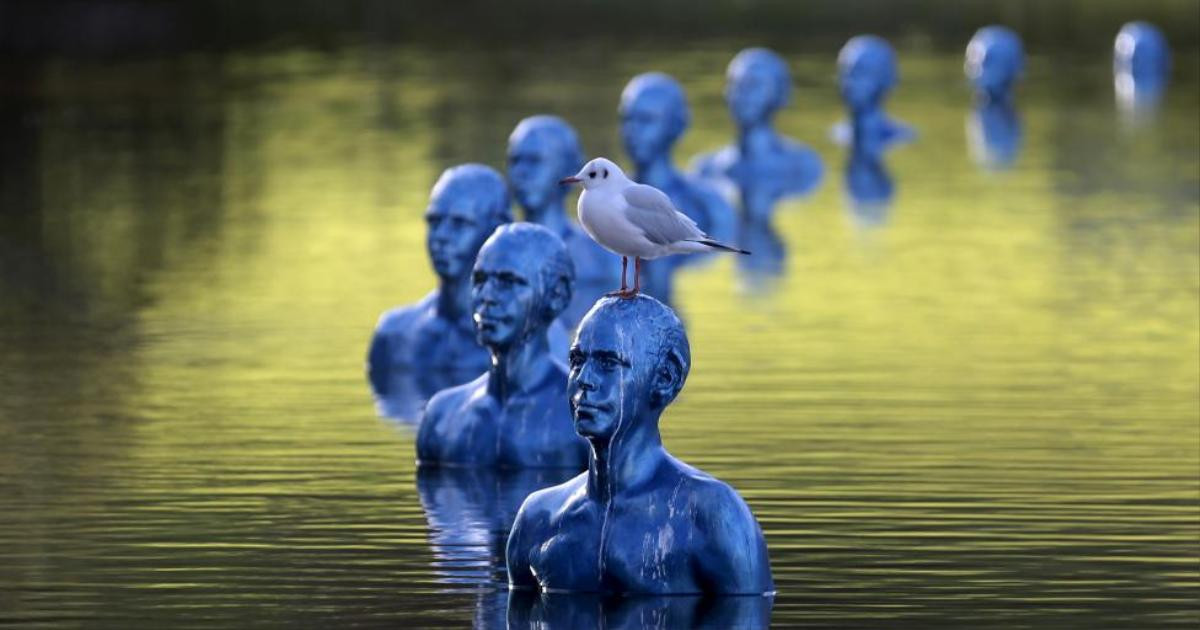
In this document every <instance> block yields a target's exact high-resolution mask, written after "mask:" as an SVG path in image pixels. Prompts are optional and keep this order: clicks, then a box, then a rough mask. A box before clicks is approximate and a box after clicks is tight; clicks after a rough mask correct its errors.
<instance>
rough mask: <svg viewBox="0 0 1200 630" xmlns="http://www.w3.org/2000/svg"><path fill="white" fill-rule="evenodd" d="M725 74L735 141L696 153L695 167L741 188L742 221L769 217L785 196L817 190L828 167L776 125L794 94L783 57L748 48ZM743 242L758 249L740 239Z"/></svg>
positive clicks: (710, 177)
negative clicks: (781, 132)
mask: <svg viewBox="0 0 1200 630" xmlns="http://www.w3.org/2000/svg"><path fill="white" fill-rule="evenodd" d="M725 78H726V81H725V102H726V104H727V105H728V106H729V113H730V115H731V116H732V118H733V121H734V123H735V124H736V125H737V128H738V138H737V143H736V144H731V145H728V146H725V147H722V148H721V149H719V150H717V151H714V152H712V153H707V154H702V155H699V156H697V157H696V158H695V159H694V160H693V162H692V168H693V170H694V171H695V172H696V174H697V175H698V176H699V177H701V178H703V179H705V180H706V181H709V182H710V183H712V184H713V185H715V186H717V187H719V188H725V187H728V186H732V187H733V188H734V189H736V190H737V192H738V196H739V197H740V200H741V208H742V213H741V215H742V220H743V222H745V221H755V222H762V221H767V220H769V219H770V217H771V213H772V211H773V209H774V207H775V205H776V204H777V203H778V202H779V201H780V200H781V199H784V198H787V197H794V196H798V195H803V194H805V193H808V192H811V191H812V190H813V189H814V188H816V186H817V184H819V183H820V181H821V175H822V173H823V171H824V167H823V165H822V163H821V157H820V156H819V155H818V154H817V152H816V151H814V150H813V149H812V148H811V147H809V146H808V145H805V144H802V143H800V142H797V141H795V140H792V139H791V138H787V137H785V136H783V135H780V134H779V133H778V132H776V131H775V129H774V128H772V123H773V120H774V118H775V114H776V113H777V112H778V111H779V110H780V109H782V108H783V107H784V106H785V105H787V104H788V102H789V101H790V100H791V94H792V77H791V75H790V74H789V72H788V67H787V63H786V62H785V61H784V60H783V58H781V57H780V56H779V55H777V54H775V53H774V52H772V51H770V50H767V49H766V48H747V49H746V50H743V51H741V52H740V53H738V54H737V55H736V56H735V57H734V58H733V60H732V61H731V62H729V68H728V69H727V70H726V74H725ZM739 245H740V246H741V247H743V248H745V249H749V250H750V251H753V252H755V254H758V252H759V250H757V249H754V248H752V247H750V246H748V245H747V244H746V243H743V242H741V241H740V240H739ZM739 262H741V261H739ZM755 264H757V263H755Z"/></svg>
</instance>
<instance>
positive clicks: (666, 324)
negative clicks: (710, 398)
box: [506, 295, 774, 595]
mask: <svg viewBox="0 0 1200 630" xmlns="http://www.w3.org/2000/svg"><path fill="white" fill-rule="evenodd" d="M690 360H691V354H690V350H689V348H688V341H687V336H686V335H685V333H684V330H683V324H682V323H680V321H679V318H678V317H676V316H675V313H674V312H672V311H671V309H669V308H667V307H666V306H664V305H663V304H662V303H660V302H658V301H657V300H655V299H653V298H650V297H647V296H644V295H639V296H636V297H633V298H629V299H621V298H616V297H609V298H604V299H602V300H600V301H599V302H597V303H596V306H595V307H593V308H592V310H591V311H590V312H589V313H588V314H587V315H586V316H585V317H584V319H583V322H582V323H581V324H580V327H579V332H578V334H577V336H576V339H575V344H574V346H573V347H572V348H571V353H570V363H571V366H570V367H571V372H570V380H569V381H568V384H567V390H568V394H569V396H570V402H571V411H572V413H573V414H574V417H575V430H576V431H578V432H579V434H580V435H582V436H583V437H585V438H587V440H588V442H589V443H590V445H591V453H590V457H589V459H588V470H587V472H585V473H583V474H581V475H579V476H578V477H575V478H574V479H572V480H570V481H568V482H566V483H564V484H562V485H558V486H554V487H551V488H547V489H545V490H541V491H538V492H535V493H533V494H532V495H530V496H529V498H528V499H526V500H525V503H524V505H522V506H521V510H520V512H519V513H518V514H517V519H516V522H515V523H514V524H513V529H512V533H511V534H510V535H509V539H508V547H507V551H506V555H507V557H508V579H509V584H510V586H511V587H513V588H518V589H519V588H528V589H533V588H537V589H541V590H543V591H583V592H593V593H597V592H601V593H621V594H660V595H661V594H687V593H706V594H725V595H735V594H737V595H763V594H767V593H771V592H772V591H773V590H774V585H773V582H772V580H771V569H770V566H769V564H768V560H767V548H766V544H765V542H764V541H763V536H762V531H761V530H760V529H759V526H758V522H757V521H755V519H754V515H753V514H751V513H750V509H749V507H747V505H746V503H745V502H744V501H743V500H742V498H741V497H740V496H738V493H737V492H736V491H735V490H734V489H733V488H731V487H729V486H728V485H726V484H725V483H723V482H721V481H719V480H717V479H714V478H713V477H710V476H709V475H707V474H705V473H703V472H701V471H700V470H697V469H695V468H692V467H691V466H688V465H687V464H685V463H683V462H681V461H679V460H678V459H675V458H674V457H672V456H671V454H670V453H668V452H667V451H666V449H664V448H663V445H662V440H661V438H660V437H659V431H658V421H659V416H661V415H662V412H663V411H664V410H665V409H666V408H667V406H668V405H669V404H671V402H672V401H673V400H674V399H675V397H676V395H678V394H679V391H680V390H681V389H682V388H683V384H684V381H685V380H686V379H687V374H688V368H689V365H690Z"/></svg>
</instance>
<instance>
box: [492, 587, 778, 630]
mask: <svg viewBox="0 0 1200 630" xmlns="http://www.w3.org/2000/svg"><path fill="white" fill-rule="evenodd" d="M773 603H774V602H773V598H772V597H763V596H735V595H726V596H715V595H667V596H654V595H642V596H633V597H628V596H605V595H601V594H596V593H538V592H535V591H529V590H513V591H510V592H509V594H508V628H509V629H510V630H519V629H524V628H538V629H541V628H576V629H580V630H587V629H592V628H594V629H596V630H601V629H603V630H658V629H660V628H714V629H716V628H720V629H722V630H725V629H737V630H757V629H759V628H762V629H764V630H765V629H766V628H768V627H770V625H771V606H772V604H773Z"/></svg>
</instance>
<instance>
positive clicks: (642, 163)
mask: <svg viewBox="0 0 1200 630" xmlns="http://www.w3.org/2000/svg"><path fill="white" fill-rule="evenodd" d="M619 113H620V116H621V140H622V142H623V143H624V145H625V151H626V152H627V153H628V154H629V157H630V159H632V160H633V163H634V167H635V172H634V177H633V179H634V180H635V181H637V182H639V183H642V184H649V185H651V186H654V187H655V188H657V189H659V190H661V191H663V192H664V193H666V194H667V196H668V197H670V198H671V201H672V203H674V204H675V206H676V207H677V208H679V209H680V210H681V211H683V213H684V214H686V215H688V216H689V217H691V218H692V220H693V221H695V222H696V225H697V226H699V227H700V229H701V230H702V231H703V232H704V233H705V234H708V235H709V236H711V237H712V238H713V239H715V240H717V241H721V242H730V241H733V240H734V236H735V234H734V233H735V231H736V222H735V216H734V212H733V209H732V208H731V207H730V206H729V204H728V203H726V202H725V200H724V199H722V198H721V196H720V195H719V194H717V192H716V191H715V190H712V189H710V188H709V187H708V186H707V185H705V184H703V183H702V182H700V181H699V180H696V179H693V178H690V177H687V176H686V175H684V174H683V173H681V172H680V171H679V170H678V169H676V168H675V164H674V161H673V159H672V157H671V151H672V149H673V148H674V146H675V143H676V142H677V141H678V140H679V138H680V136H682V135H683V132H684V131H685V130H686V129H687V126H688V122H689V119H690V117H691V114H690V112H689V111H688V104H687V97H686V96H685V95H684V92H683V87H682V86H680V85H679V83H678V82H677V81H676V80H675V79H673V78H671V77H670V76H667V75H665V74H662V73H660V72H649V73H646V74H639V75H638V76H636V77H634V78H633V79H632V80H631V81H630V82H629V83H628V84H627V85H626V86H625V89H624V91H622V92H621V104H620V108H619ZM700 258H701V257H700V256H688V257H682V256H672V257H670V258H663V259H660V260H655V261H651V262H649V263H648V264H646V266H645V268H644V269H643V271H642V277H643V282H642V290H643V291H644V292H646V293H648V294H650V295H653V296H654V297H657V298H658V299H660V300H663V301H665V302H669V301H670V297H671V275H672V272H673V270H674V267H675V266H677V265H681V264H687V263H686V262H685V261H688V260H697V259H700ZM705 258H706V257H705Z"/></svg>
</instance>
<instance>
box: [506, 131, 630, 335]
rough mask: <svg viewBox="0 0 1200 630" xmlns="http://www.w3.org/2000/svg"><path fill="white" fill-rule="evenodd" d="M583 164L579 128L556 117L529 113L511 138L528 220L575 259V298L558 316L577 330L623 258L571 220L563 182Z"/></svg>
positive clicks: (511, 158) (512, 178)
mask: <svg viewBox="0 0 1200 630" xmlns="http://www.w3.org/2000/svg"><path fill="white" fill-rule="evenodd" d="M581 166H583V151H582V149H581V148H580V145H579V137H578V135H576V133H575V130H574V129H572V128H571V126H570V125H568V124H567V123H566V121H564V120H563V119H561V118H558V117H557V116H531V117H529V118H526V119H524V120H522V121H521V122H519V123H517V127H516V128H515V129H514V130H513V132H512V135H510V136H509V138H508V181H509V184H510V185H511V186H512V190H513V196H514V197H515V198H516V200H517V204H518V205H520V206H521V209H522V210H524V212H525V220H526V221H529V222H531V223H537V224H539V225H542V226H545V227H546V228H547V229H549V230H550V231H551V232H554V233H555V234H556V235H558V237H559V238H561V239H562V240H563V243H564V244H566V246H567V251H568V252H570V254H571V258H572V260H574V262H575V271H576V277H575V296H574V297H573V298H572V299H571V304H570V305H569V306H568V307H567V309H566V310H565V311H563V314H562V315H561V316H560V317H561V320H562V321H563V323H564V324H565V325H566V326H567V327H568V328H574V327H575V325H576V324H578V323H579V320H580V319H581V318H582V317H583V315H584V313H586V312H587V310H588V309H589V308H591V307H592V304H594V303H595V302H596V300H597V299H599V298H600V296H602V295H603V294H604V293H605V292H606V291H608V290H609V289H610V288H611V287H612V286H613V285H614V284H615V283H616V282H617V281H618V276H617V273H618V269H619V265H620V261H619V259H618V258H617V257H616V256H615V255H613V254H612V253H611V252H608V251H606V250H605V249H604V248H603V247H600V246H599V245H597V244H596V242H595V241H593V240H592V239H590V238H588V237H587V235H586V234H584V233H583V231H582V230H580V229H579V226H577V225H575V224H574V223H573V222H572V221H571V220H569V219H568V218H567V215H566V208H565V199H566V196H567V192H568V190H569V189H567V188H564V187H563V186H561V185H560V184H559V180H561V179H562V178H564V177H567V176H569V175H572V174H574V173H575V172H576V171H578V170H579V168H580V167H581Z"/></svg>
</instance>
